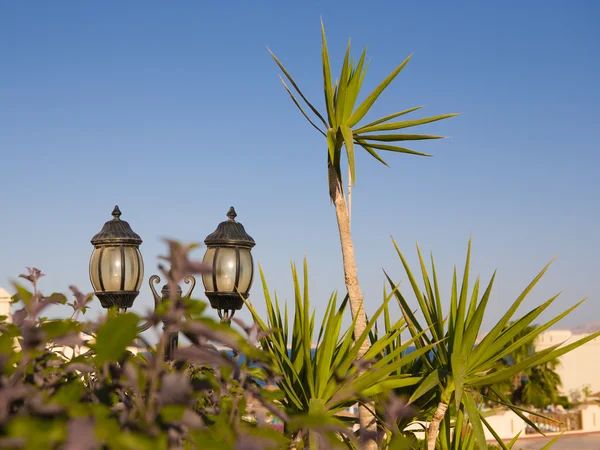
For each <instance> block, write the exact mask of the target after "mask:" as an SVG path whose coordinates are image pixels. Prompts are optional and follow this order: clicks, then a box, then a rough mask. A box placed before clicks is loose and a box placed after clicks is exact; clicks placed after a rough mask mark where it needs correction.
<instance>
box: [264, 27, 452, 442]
mask: <svg viewBox="0 0 600 450" xmlns="http://www.w3.org/2000/svg"><path fill="white" fill-rule="evenodd" d="M321 37H322V66H323V86H324V93H325V113H323V114H322V113H320V112H319V111H318V110H317V108H315V107H314V106H313V104H312V103H311V102H309V101H308V99H307V98H306V97H305V96H304V94H303V93H302V92H301V90H300V88H299V87H298V84H297V83H296V82H295V81H294V79H293V78H292V76H291V75H290V73H289V72H288V71H287V70H286V69H285V67H284V66H283V64H282V63H281V62H280V61H279V59H277V57H276V56H275V55H274V54H273V53H272V52H271V51H270V50H269V52H270V53H271V55H272V57H273V59H274V60H275V62H276V63H277V65H278V66H279V68H280V69H281V70H282V72H283V73H284V75H285V78H286V79H287V80H288V81H289V83H290V84H291V85H292V89H293V90H294V91H295V93H296V95H299V96H300V99H301V100H302V101H303V102H304V103H305V104H306V106H308V108H309V109H310V111H309V112H310V114H311V116H312V118H311V117H310V116H309V114H308V113H307V112H306V111H305V109H304V108H303V107H302V105H301V104H300V101H299V100H298V99H297V98H296V95H295V94H294V92H292V89H290V88H289V87H288V85H287V84H286V82H285V80H284V79H283V78H281V81H282V83H283V86H284V87H285V89H286V90H287V92H288V94H289V95H290V97H291V99H292V101H293V102H294V103H295V105H296V106H297V107H298V109H299V110H300V112H301V113H302V114H303V115H304V117H305V118H306V119H307V120H308V122H309V123H310V125H312V126H313V127H314V128H315V129H316V130H317V131H318V132H319V133H321V134H322V135H323V137H324V138H325V140H326V143H327V151H328V153H327V173H328V185H329V197H330V199H331V201H332V202H333V204H334V207H335V214H336V219H337V225H338V231H339V235H340V244H341V247H342V259H343V264H344V278H345V283H346V289H347V291H348V297H349V303H350V310H351V313H352V318H353V320H354V322H355V324H356V325H355V328H354V337H355V339H356V340H358V339H359V337H360V336H361V335H362V334H363V332H364V331H365V328H366V316H365V312H364V308H363V296H362V292H361V289H360V283H359V281H358V275H357V271H356V259H355V255H354V244H353V242H352V237H351V234H350V204H349V203H350V202H349V199H348V198H347V197H346V195H345V193H344V187H343V179H342V169H341V166H342V148H345V153H346V157H347V163H348V177H349V180H348V181H349V186H352V185H353V184H354V182H355V181H356V168H355V163H354V149H355V148H356V147H360V148H363V149H364V150H365V151H367V152H368V153H369V154H370V155H371V156H373V157H374V158H375V159H377V160H378V161H379V162H381V163H382V164H385V165H387V164H386V162H385V161H384V160H383V159H382V158H381V156H379V154H378V153H377V151H378V150H383V151H392V152H397V153H407V154H412V155H420V156H429V155H427V154H425V153H421V152H417V151H415V150H411V149H409V148H406V147H403V146H399V145H391V144H396V143H402V142H404V141H419V140H424V139H439V138H441V137H442V136H436V135H428V134H412V133H409V134H403V133H402V134H400V133H397V130H402V129H405V128H411V127H416V126H419V125H423V124H427V123H431V122H435V121H438V120H442V119H447V118H449V117H452V116H455V115H456V114H444V115H440V116H433V117H427V118H422V119H415V120H405V121H400V122H398V121H396V122H392V120H393V119H396V118H397V117H400V116H404V115H406V114H409V113H411V112H413V111H416V110H418V109H420V107H414V108H410V109H406V110H403V111H400V112H396V113H393V114H390V115H387V116H385V117H382V118H380V119H377V120H374V121H372V122H370V123H367V124H365V125H359V122H361V121H362V120H363V119H364V117H365V116H366V114H367V113H368V112H369V111H370V109H371V107H372V106H373V104H374V103H375V101H376V100H377V98H378V97H379V96H380V95H381V93H382V92H383V91H384V90H385V88H387V87H388V86H389V84H390V83H391V82H392V81H393V80H394V78H396V76H397V75H398V74H399V73H400V71H401V70H402V69H403V68H404V67H405V66H406V64H408V61H409V60H410V58H411V56H412V55H411V56H408V57H407V58H406V59H405V60H404V61H403V62H402V63H401V64H400V65H399V66H397V67H396V68H395V69H394V70H393V71H392V73H390V74H389V75H388V76H387V78H385V79H384V80H383V81H382V82H381V83H380V84H379V86H377V88H376V89H375V90H374V91H373V92H371V94H369V95H368V96H367V97H366V98H365V99H364V100H363V101H362V102H361V103H360V104H359V105H358V106H357V107H355V105H356V102H357V100H358V96H359V93H360V90H361V87H362V83H363V79H364V77H365V75H366V72H367V66H368V63H366V64H365V58H366V49H365V50H364V51H363V52H362V55H361V57H360V58H359V60H358V62H356V63H355V62H354V60H353V59H351V58H350V42H348V47H347V49H346V54H345V57H344V62H343V64H342V70H341V73H340V76H339V78H338V79H336V80H335V81H333V80H332V77H331V68H330V63H329V53H328V49H327V40H326V38H325V28H324V26H323V22H322V21H321ZM315 122H316V123H315ZM382 132H383V133H382ZM389 132H393V133H391V134H390V133H389ZM394 132H395V133H394ZM324 147H325V146H324ZM368 349H369V341H368V339H367V340H365V341H364V342H363V345H362V346H361V349H360V353H359V355H358V357H359V358H361V357H362V356H363V355H364V354H365V353H366V352H367V351H368ZM359 415H360V423H361V430H365V429H366V428H367V426H368V425H369V424H372V423H373V415H372V414H371V413H370V412H369V411H368V409H367V408H361V409H360V413H359ZM370 429H371V430H372V429H373V428H372V427H371V428H370ZM363 445H364V446H365V448H367V449H375V448H377V444H376V442H375V441H374V440H369V442H364V440H363Z"/></svg>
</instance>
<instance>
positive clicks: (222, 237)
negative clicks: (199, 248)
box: [202, 206, 256, 320]
mask: <svg viewBox="0 0 600 450" xmlns="http://www.w3.org/2000/svg"><path fill="white" fill-rule="evenodd" d="M227 217H228V220H226V221H225V222H221V223H220V224H219V226H218V227H217V229H216V230H215V231H214V232H213V233H211V234H209V235H208V236H207V237H206V239H205V240H204V243H205V244H206V247H207V250H206V253H205V255H204V263H205V264H208V265H210V266H212V268H213V270H212V272H211V273H208V274H204V275H202V283H203V284H204V289H205V291H206V292H205V293H206V297H207V298H208V300H209V301H210V306H211V307H213V308H214V309H216V310H217V311H218V312H219V316H220V317H221V318H222V319H223V320H229V319H231V317H232V316H233V314H234V313H235V311H237V310H239V309H242V306H244V299H245V298H247V297H248V295H249V292H250V287H251V286H252V280H253V279H254V260H253V259H252V254H251V253H250V250H251V249H252V247H254V246H255V245H256V243H255V242H254V239H252V237H250V235H248V233H246V230H244V227H243V225H242V224H241V223H239V222H236V221H235V218H236V217H237V214H236V212H235V209H234V208H233V206H232V207H231V208H229V212H228V213H227Z"/></svg>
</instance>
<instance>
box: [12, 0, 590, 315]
mask: <svg viewBox="0 0 600 450" xmlns="http://www.w3.org/2000/svg"><path fill="white" fill-rule="evenodd" d="M320 17H323V20H324V22H325V25H326V30H327V33H328V41H329V47H330V53H331V55H332V64H333V65H334V66H335V67H336V68H338V67H339V66H340V64H341V58H342V56H343V51H344V48H345V44H346V40H347V39H348V37H352V43H353V49H354V54H356V55H358V54H359V52H360V51H361V50H362V48H363V47H364V46H365V45H368V49H369V56H370V57H371V66H370V69H369V73H368V75H367V78H366V80H365V83H364V89H365V94H366V93H367V92H368V91H370V90H371V89H372V88H374V87H375V86H376V85H377V84H378V82H379V81H380V80H381V79H383V78H384V77H385V76H386V75H387V74H388V73H389V72H390V71H391V70H392V69H393V68H394V67H395V66H396V65H397V64H398V63H399V62H400V61H402V60H403V59H404V58H405V57H406V56H407V55H408V54H410V53H411V52H414V54H415V55H414V57H413V59H412V61H411V62H410V63H409V65H408V66H407V68H406V69H405V70H404V71H403V72H402V73H401V75H400V76H399V77H398V79H397V80H396V81H395V82H394V83H393V84H392V85H391V87H390V88H389V89H388V90H387V91H386V93H385V95H384V96H382V97H381V98H380V100H379V101H378V102H377V103H376V106H375V108H374V109H373V113H372V117H376V116H382V115H386V114H389V113H392V112H395V111H398V110H402V109H406V108H408V107H412V106H417V105H425V106H426V108H425V110H424V113H423V114H427V115H435V114H441V113H447V112H462V115H461V116H460V117H458V118H455V119H451V120H448V121H444V122H440V123H436V124H433V125H431V126H429V127H428V128H427V129H426V131H432V132H435V133H439V134H443V135H447V136H451V139H447V140H443V141H435V142H427V143H423V144H421V145H419V144H417V145H416V146H415V148H417V149H420V150H423V151H426V152H430V153H433V154H434V155H435V157H434V158H418V157H411V156H405V155H394V154H392V155H388V157H387V160H388V162H389V163H390V165H391V168H385V167H384V166H381V165H380V164H379V163H377V162H376V161H374V160H373V159H372V158H371V157H370V156H368V155H362V154H361V155H359V156H358V158H357V185H356V188H355V190H354V191H353V198H354V201H353V224H352V227H353V228H352V229H353V237H354V240H355V245H356V253H357V258H358V265H359V277H360V280H361V283H362V287H363V293H364V294H365V299H366V300H365V301H366V302H367V309H368V310H369V311H373V310H374V309H375V308H376V307H377V305H378V303H379V302H380V301H381V297H382V286H383V274H382V268H385V269H386V270H387V271H388V273H390V274H391V275H392V277H393V278H395V279H396V280H398V281H401V282H402V283H403V285H406V276H405V275H404V274H403V272H402V269H401V266H400V264H399V260H398V258H397V256H396V255H395V252H394V250H393V247H392V245H391V241H390V235H393V236H394V237H395V238H396V240H397V242H398V244H399V246H400V247H401V249H402V250H403V251H405V253H406V254H407V255H408V256H409V260H410V261H411V262H412V263H413V264H416V258H415V251H414V245H415V242H417V241H418V242H419V243H420V245H421V247H422V249H423V250H424V251H426V252H428V251H429V250H432V251H433V252H434V255H435V256H436V261H437V264H438V273H439V275H440V278H441V281H442V283H443V285H444V286H445V287H444V291H446V292H447V290H448V287H449V285H450V280H451V273H452V268H453V265H454V264H458V265H459V266H462V264H463V259H464V255H465V250H466V245H467V241H468V238H469V236H470V235H471V234H472V236H473V271H474V272H475V273H477V274H481V276H482V277H483V279H485V280H487V279H488V278H489V277H490V276H491V274H492V272H493V270H494V269H498V277H497V284H496V286H495V287H496V289H495V293H494V294H493V296H492V304H491V306H490V311H489V312H490V314H489V316H488V317H487V319H486V322H485V323H484V325H485V326H487V327H489V326H490V325H491V324H492V323H493V321H494V319H495V318H497V317H498V314H500V313H501V312H503V311H504V310H505V309H506V308H507V305H508V302H509V301H512V300H514V298H516V296H517V295H518V294H519V292H520V291H521V290H522V289H523V288H524V287H525V285H526V284H527V283H528V281H529V280H531V279H532V278H533V277H534V276H535V274H536V273H537V271H538V270H539V269H541V268H542V267H543V266H544V265H545V264H546V263H547V262H548V261H549V260H550V259H551V258H553V257H554V256H558V260H557V261H556V263H555V264H554V265H553V267H552V269H551V270H550V271H549V273H548V274H547V276H546V277H545V278H544V279H543V281H542V283H541V284H540V286H539V288H538V289H536V290H535V291H534V293H533V295H532V296H531V299H530V300H529V301H528V302H527V303H526V304H525V305H524V311H525V309H530V308H532V307H533V306H535V305H536V304H538V303H540V302H541V301H542V300H545V299H546V298H548V297H550V296H551V295H552V294H554V293H556V292H558V291H560V290H564V292H563V294H562V296H561V297H560V298H559V300H558V301H557V303H556V305H555V306H554V307H553V308H552V310H551V311H550V312H551V313H552V312H558V311H559V310H562V309H565V308H566V307H568V306H569V305H571V304H572V303H574V302H575V301H577V300H579V299H581V298H583V297H586V296H587V297H589V300H588V301H587V302H586V304H584V305H583V306H582V307H581V308H580V309H579V310H578V311H576V312H575V313H573V314H572V316H571V317H570V318H568V319H566V320H565V321H564V324H565V325H568V326H571V325H577V324H580V323H584V322H588V321H590V320H600V306H599V303H600V281H599V280H600V277H599V276H598V270H599V269H598V254H599V250H600V237H599V236H600V233H599V232H598V230H599V229H600V212H599V208H598V200H599V195H600V181H599V179H598V177H597V171H598V167H600V156H598V143H597V142H598V141H597V129H598V119H599V117H600V114H599V113H598V107H597V105H598V104H599V103H600V89H599V88H598V79H600V74H599V69H600V62H599V59H598V55H599V54H600V29H599V28H598V26H597V24H598V23H599V22H600V5H599V4H598V3H597V2H595V1H593V0H590V1H583V0H581V1H577V2H560V1H543V2H542V1H529V2H516V1H515V2H503V3H502V4H500V3H497V2H496V3H494V2H462V3H460V4H458V5H457V4H455V3H450V2H394V1H390V2H376V3H373V5H371V6H369V7H367V4H366V3H365V2H358V1H349V2H345V3H341V2H333V1H330V2H324V1H320V2H314V1H306V2H266V1H257V2H241V1H240V2H193V1H181V2H176V3H171V4H170V5H166V4H159V3H153V4H148V3H144V4H142V3H140V2H116V1H113V2H110V1H106V2H100V3H98V2H97V3H89V2H66V1H65V2H59V3H56V2H53V3H47V2H38V3H26V2H2V3H1V4H0V58H1V63H0V66H1V68H2V70H0V131H1V132H0V155H1V158H0V170H1V176H2V178H1V180H2V190H1V191H0V211H2V215H3V218H2V219H1V220H0V285H4V286H5V287H9V286H8V283H9V280H10V279H13V278H15V277H16V276H17V275H18V274H19V273H21V272H22V271H23V270H24V267H25V266H31V265H34V266H36V267H39V268H41V269H42V270H43V271H44V272H45V273H47V277H46V278H45V279H44V280H43V283H42V285H41V287H42V289H43V290H44V291H45V292H48V293H49V292H51V291H61V292H66V291H67V287H68V285H69V284H76V285H78V286H79V287H80V289H82V290H84V291H89V290H90V289H91V287H90V285H89V279H88V276H87V270H88V261H89V256H90V254H91V251H92V246H91V244H90V243H89V240H90V238H91V237H92V236H93V235H94V234H95V233H96V232H98V231H99V230H100V228H101V227H102V224H103V223H104V222H105V221H106V220H108V219H110V212H111V210H112V208H113V206H114V205H115V204H119V206H120V207H121V210H122V211H123V216H122V218H123V219H125V220H128V221H129V222H130V224H131V225H132V227H133V229H134V230H135V231H136V232H137V233H138V234H140V235H141V236H142V238H143V239H144V244H143V245H142V247H141V250H142V253H143V255H144V259H145V262H146V276H147V277H148V276H149V275H150V274H151V273H153V272H154V270H153V269H154V268H155V267H156V257H157V255H159V254H162V253H163V252H164V250H165V247H164V245H163V244H162V243H161V241H160V238H161V237H163V236H169V237H174V238H178V239H181V240H183V241H202V240H203V239H204V237H205V236H206V235H207V234H209V233H210V232H212V231H213V230H214V228H215V227H216V225H217V224H218V223H219V222H220V221H221V220H223V219H225V213H226V212H227V209H228V208H229V206H231V205H234V206H235V207H236V209H237V211H238V220H239V221H240V222H242V223H243V224H244V225H245V227H246V229H247V231H248V232H249V233H250V234H251V235H252V236H253V237H254V238H255V240H256V241H257V246H256V248H255V250H254V252H253V253H254V255H255V256H256V258H257V260H259V261H260V263H261V265H262V267H263V269H264V271H265V273H266V276H267V279H268V281H269V284H270V287H271V289H277V290H278V292H280V294H281V296H282V297H288V298H289V297H290V293H291V283H290V270H289V262H290V260H293V261H296V262H298V263H301V262H302V258H303V257H304V255H306V256H307V258H308V261H309V267H310V273H311V286H312V287H311V289H312V301H313V303H314V305H315V307H316V308H317V310H318V311H319V312H322V311H323V309H324V303H325V301H326V299H327V297H328V295H329V293H330V292H331V291H332V290H334V289H339V290H340V291H342V290H343V272H342V268H341V254H340V249H339V241H338V238H337V227H336V223H335V215H334V210H333V207H332V206H331V205H330V203H329V198H328V192H327V183H326V164H325V162H326V146H325V142H324V141H323V139H322V137H321V136H320V135H318V134H317V133H316V132H315V131H314V130H313V129H312V128H310V127H309V126H308V125H307V123H305V121H304V119H303V118H302V117H301V116H300V114H299V113H298V112H297V110H296V108H295V106H294V105H293V104H292V103H291V101H290V100H289V98H288V96H287V94H286V93H285V91H284V90H283V88H282V86H281V84H280V82H279V80H278V74H279V70H278V68H277V67H276V66H275V64H274V63H273V62H272V61H271V60H270V57H269V55H268V53H267V51H266V48H265V46H266V45H268V46H269V47H270V48H271V49H272V50H273V51H274V52H275V53H276V54H277V55H278V57H279V58H280V59H281V60H282V61H283V63H284V64H285V65H286V67H287V68H288V69H289V70H290V72H291V73H292V74H293V75H294V77H295V78H296V81H297V82H298V83H299V84H300V85H301V87H302V88H303V89H304V91H305V94H306V95H307V96H308V97H309V98H311V99H315V103H316V104H318V105H319V106H320V107H322V105H323V102H322V78H321V69H320V33H319V18H320ZM336 71H337V69H336ZM416 117H418V116H416ZM197 255H198V257H201V255H202V251H199V252H198V253H197ZM415 269H416V267H415ZM406 288H408V285H406ZM198 293H199V294H200V293H202V289H201V287H199V288H198ZM252 298H253V300H254V302H255V303H256V304H257V306H258V307H259V310H263V307H262V292H261V289H260V286H259V284H258V283H257V284H255V286H254V289H253V293H252ZM150 304H151V300H150V295H149V290H148V288H147V287H144V289H143V290H142V294H141V295H140V297H139V299H138V300H137V302H136V306H135V308H134V309H136V310H138V311H143V310H145V309H147V308H149V307H150ZM100 310H101V308H100V307H99V305H98V304H97V303H96V304H95V306H94V308H93V313H98V312H99V311H100ZM56 314H58V315H60V314H62V313H61V312H60V311H58V312H57V313H56ZM240 316H241V317H242V318H246V319H248V318H249V315H248V314H247V313H246V312H243V313H242V314H240ZM546 317H548V316H546Z"/></svg>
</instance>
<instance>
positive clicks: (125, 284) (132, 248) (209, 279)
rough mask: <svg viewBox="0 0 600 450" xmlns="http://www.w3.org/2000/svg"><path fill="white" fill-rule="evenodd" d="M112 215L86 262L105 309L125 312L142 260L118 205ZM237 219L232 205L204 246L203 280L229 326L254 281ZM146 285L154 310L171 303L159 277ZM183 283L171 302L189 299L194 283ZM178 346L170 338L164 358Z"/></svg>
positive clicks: (174, 338)
mask: <svg viewBox="0 0 600 450" xmlns="http://www.w3.org/2000/svg"><path fill="white" fill-rule="evenodd" d="M112 216H113V218H112V220H109V221H108V222H106V223H105V224H104V226H103V227H102V230H100V232H99V233H97V234H96V235H94V237H93V238H92V240H91V243H92V245H93V246H94V251H93V252H92V256H91V258H90V281H91V283H92V287H93V288H94V294H95V295H96V297H98V299H99V300H100V304H101V305H102V307H103V308H113V307H114V308H118V310H119V311H121V312H123V311H126V310H127V308H131V307H132V306H133V302H134V300H135V299H136V297H137V296H138V295H139V293H140V287H141V285H142V282H143V278H144V260H143V259H142V254H141V253H140V250H139V247H140V245H141V244H142V239H141V238H140V236H139V235H138V234H136V233H135V232H134V231H133V230H132V229H131V226H130V225H129V223H127V222H125V221H124V220H121V210H120V209H119V207H118V206H115V208H114V209H113V212H112ZM236 216H237V214H236V213H235V209H234V208H233V206H232V207H231V208H230V209H229V212H228V213H227V217H228V220H227V221H225V222H222V223H220V224H219V226H218V227H217V229H216V230H215V231H214V232H213V233H212V234H210V235H209V236H207V238H206V239H205V241H204V242H205V244H206V245H207V247H208V249H207V251H206V253H205V255H204V262H205V263H206V264H209V265H210V266H211V267H212V272H211V273H209V274H205V275H203V277H202V281H203V283H204V287H205V290H206V296H207V297H208V299H209V301H210V305H211V307H213V308H214V309H216V310H217V311H218V314H219V317H220V318H221V320H222V321H224V322H229V321H230V320H231V318H232V317H233V314H234V313H235V311H236V310H239V309H241V308H242V306H243V305H244V300H243V299H244V298H246V297H248V295H249V292H250V287H251V286H252V280H253V278H254V261H253V259H252V255H251V254H250V249H251V248H252V247H254V245H255V242H254V239H252V238H251V237H250V236H249V235H248V234H247V233H246V231H245V230H244V227H243V226H242V224H241V223H238V222H236V221H235V217H236ZM148 282H149V284H150V289H151V290H152V295H153V297H154V307H155V308H156V307H157V306H158V305H160V303H161V302H163V301H165V300H167V299H168V298H169V294H170V293H169V286H168V284H165V285H164V286H163V287H162V289H161V291H160V294H159V293H158V292H157V291H156V289H155V287H154V285H155V284H158V283H160V277H159V276H158V275H152V276H151V277H150V279H149V280H148ZM184 282H185V283H186V284H190V287H189V289H188V292H187V293H186V294H185V295H183V292H182V289H181V287H179V286H177V288H176V292H175V297H176V298H175V299H174V300H176V299H181V298H189V297H190V295H191V294H192V291H193V290H194V287H195V286H196V279H195V278H194V277H192V276H188V277H186V278H184ZM151 326H152V323H150V322H146V323H144V324H143V325H140V326H139V327H138V330H139V331H140V332H143V331H146V330H147V329H148V328H150V327H151ZM177 345H178V335H177V333H173V334H171V335H170V336H169V340H168V343H167V347H166V349H165V359H167V360H171V359H172V356H173V352H174V351H175V349H176V348H177Z"/></svg>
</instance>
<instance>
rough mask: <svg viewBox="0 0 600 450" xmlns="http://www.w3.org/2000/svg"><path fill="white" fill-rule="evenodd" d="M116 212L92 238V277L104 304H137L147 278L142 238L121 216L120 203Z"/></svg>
mask: <svg viewBox="0 0 600 450" xmlns="http://www.w3.org/2000/svg"><path fill="white" fill-rule="evenodd" d="M112 216H113V219H112V220H109V221H108V222H106V223H105V224H104V226H103V227H102V230H101V231H100V233H98V234H96V235H95V236H94V237H93V238H92V241H91V242H92V245H93V246H94V252H93V253H92V257H91V259H90V280H91V282H92V286H93V288H94V293H95V294H96V297H98V299H99V300H100V303H101V304H102V306H103V307H104V308H111V307H113V306H116V307H118V308H119V309H127V308H131V307H132V306H133V301H134V300H135V298H136V297H137V296H138V294H139V293H140V286H141V285H142V281H143V278H144V261H143V260H142V254H141V253H140V249H139V247H140V245H141V244H142V239H141V238H140V237H139V235H137V234H136V233H134V232H133V230H132V229H131V227H130V226H129V224H128V223H127V222H125V221H124V220H121V211H120V210H119V207H118V206H115V209H114V210H113V212H112Z"/></svg>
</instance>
